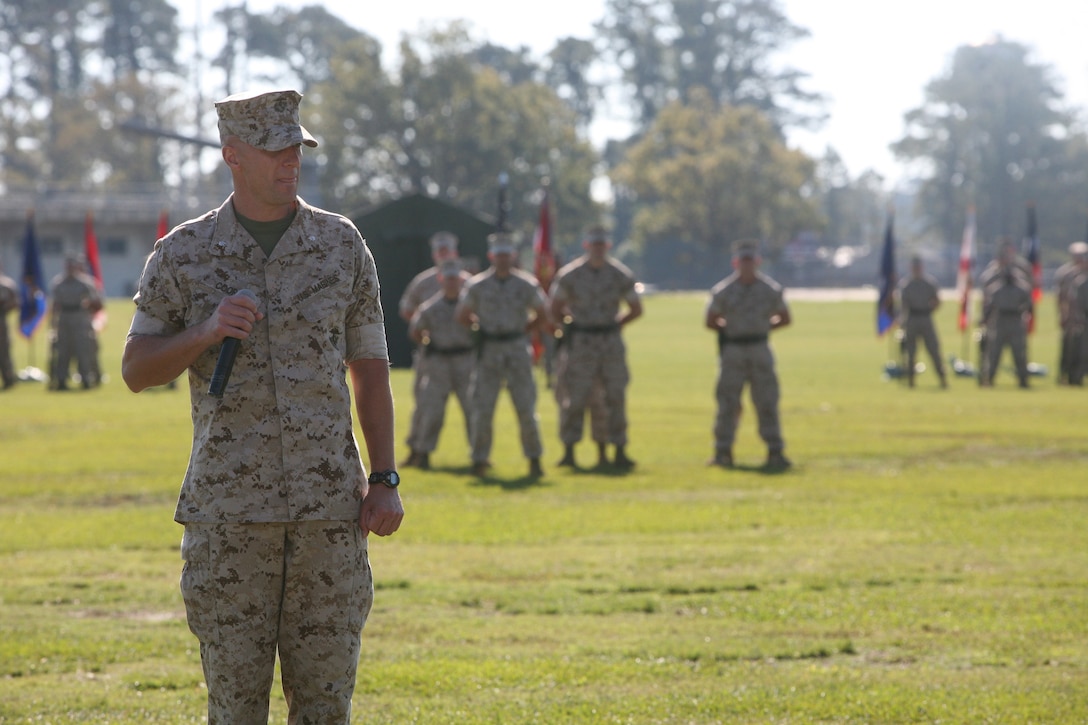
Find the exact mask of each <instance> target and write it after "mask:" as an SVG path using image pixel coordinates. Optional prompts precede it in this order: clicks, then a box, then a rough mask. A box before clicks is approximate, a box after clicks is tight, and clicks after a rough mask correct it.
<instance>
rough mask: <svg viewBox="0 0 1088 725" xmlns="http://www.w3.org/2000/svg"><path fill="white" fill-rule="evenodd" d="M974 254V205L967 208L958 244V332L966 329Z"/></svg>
mask: <svg viewBox="0 0 1088 725" xmlns="http://www.w3.org/2000/svg"><path fill="white" fill-rule="evenodd" d="M974 255H975V207H974V206H971V207H968V209H967V224H966V225H964V227H963V242H962V243H961V244H960V271H959V273H958V274H957V275H956V294H957V296H958V297H959V298H960V320H959V328H960V332H966V331H967V323H968V317H969V316H970V314H969V313H970V299H971V263H972V261H973V259H974Z"/></svg>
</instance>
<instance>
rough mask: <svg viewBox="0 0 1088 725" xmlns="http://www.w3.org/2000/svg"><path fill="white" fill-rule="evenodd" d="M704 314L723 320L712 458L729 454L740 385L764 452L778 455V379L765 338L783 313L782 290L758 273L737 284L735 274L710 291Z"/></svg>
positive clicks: (737, 278) (785, 307)
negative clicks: (747, 395) (746, 392)
mask: <svg viewBox="0 0 1088 725" xmlns="http://www.w3.org/2000/svg"><path fill="white" fill-rule="evenodd" d="M707 310H708V312H709V313H715V314H719V315H721V316H722V317H724V318H725V320H726V327H725V330H724V335H722V337H721V338H720V340H721V341H722V344H721V349H720V354H719V356H718V384H717V388H716V394H717V401H718V412H717V417H716V418H715V422H714V450H715V455H716V456H731V454H732V448H733V441H734V440H735V438H736V434H737V421H738V419H739V415H740V409H741V393H742V392H743V390H744V385H745V383H748V384H749V386H750V391H751V396H752V404H753V406H754V407H755V409H756V417H757V418H758V420H759V435H760V437H761V438H762V439H763V442H764V443H766V444H767V449H768V450H769V451H772V452H774V451H781V450H782V448H783V447H784V446H785V443H784V441H783V439H782V431H781V427H780V424H779V415H778V399H779V387H778V376H777V374H776V373H775V369H774V354H773V353H772V352H771V346H770V344H769V342H768V336H769V334H770V331H771V318H772V317H773V316H775V315H779V314H782V313H784V312H787V311H788V308H787V306H786V301H785V298H784V297H783V294H782V287H781V286H780V285H779V284H778V283H777V282H775V281H774V280H773V279H771V278H770V277H768V276H766V275H765V274H762V273H759V272H757V273H756V280H755V282H753V283H752V284H748V285H746V284H742V283H741V282H740V275H739V273H736V272H734V273H733V274H731V275H729V276H728V277H726V278H725V279H723V280H722V281H721V282H719V283H718V284H716V285H714V287H713V288H711V290H710V302H709V304H708V306H707Z"/></svg>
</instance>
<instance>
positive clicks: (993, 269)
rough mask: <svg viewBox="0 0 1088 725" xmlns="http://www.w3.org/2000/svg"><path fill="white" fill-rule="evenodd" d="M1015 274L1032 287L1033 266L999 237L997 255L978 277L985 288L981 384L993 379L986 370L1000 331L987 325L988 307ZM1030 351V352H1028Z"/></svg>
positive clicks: (979, 284) (981, 324) (1021, 282)
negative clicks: (992, 298)
mask: <svg viewBox="0 0 1088 725" xmlns="http://www.w3.org/2000/svg"><path fill="white" fill-rule="evenodd" d="M1009 273H1011V274H1012V275H1013V277H1014V279H1015V280H1016V283H1017V284H1018V285H1020V286H1023V287H1027V288H1028V289H1029V290H1030V289H1031V265H1030V264H1028V261H1027V260H1026V259H1024V258H1023V257H1021V256H1020V253H1019V251H1018V250H1017V249H1016V245H1015V244H1013V243H1012V241H1011V240H1010V239H1008V238H1007V237H1000V238H998V240H997V255H996V256H995V257H994V258H993V259H992V260H990V262H989V264H987V265H986V266H985V267H984V268H983V270H982V272H980V273H979V276H978V284H977V285H976V287H977V288H978V289H979V290H981V291H982V317H981V319H980V320H979V336H978V344H979V360H978V363H979V373H978V382H979V385H983V384H985V382H986V381H987V380H990V379H992V378H993V375H992V373H991V371H988V370H987V369H986V366H987V365H989V363H990V352H989V350H990V348H991V343H992V342H993V341H994V339H995V336H996V334H997V333H996V331H995V330H994V329H993V328H992V327H990V326H989V325H987V324H986V321H987V310H990V309H991V308H992V303H991V300H990V295H991V294H992V293H993V292H995V291H997V290H998V289H1000V288H1001V286H1002V283H1003V280H1004V279H1005V277H1006V276H1007V275H1008V274H1009ZM1025 354H1026V353H1025Z"/></svg>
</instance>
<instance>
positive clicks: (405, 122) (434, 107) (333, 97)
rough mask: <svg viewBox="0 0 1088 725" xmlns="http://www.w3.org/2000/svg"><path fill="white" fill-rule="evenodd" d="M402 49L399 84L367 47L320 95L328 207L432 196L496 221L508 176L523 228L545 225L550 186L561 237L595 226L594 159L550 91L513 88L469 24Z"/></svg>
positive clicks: (345, 61)
mask: <svg viewBox="0 0 1088 725" xmlns="http://www.w3.org/2000/svg"><path fill="white" fill-rule="evenodd" d="M400 50H401V53H400V56H401V63H400V66H399V68H398V69H397V72H396V73H395V74H393V75H390V74H386V73H384V72H382V70H381V65H380V63H381V61H380V57H378V56H376V55H374V54H373V53H371V52H370V51H369V50H368V49H367V48H365V47H362V46H360V45H358V44H355V45H349V46H348V47H345V48H342V51H343V52H342V54H341V55H339V56H337V57H336V58H335V59H334V62H333V66H332V67H333V74H332V77H331V79H330V81H329V82H328V83H325V84H321V85H320V86H319V87H318V89H317V96H318V98H319V102H318V104H317V107H318V109H319V110H318V111H317V113H318V114H319V117H320V118H319V123H318V124H315V130H320V132H321V133H322V134H323V135H324V137H325V138H326V140H327V141H328V146H329V148H330V149H335V151H332V150H330V151H327V152H326V158H325V159H324V160H323V165H324V166H323V167H324V171H325V178H326V181H325V184H326V188H325V194H326V196H327V197H329V198H335V199H337V200H338V203H339V205H340V206H342V207H343V208H348V209H350V208H353V207H354V208H364V207H367V206H370V205H373V204H376V203H379V202H382V201H386V200H388V199H391V198H396V197H397V196H400V195H403V194H405V193H410V192H422V193H425V194H428V195H431V196H435V197H440V198H443V199H445V200H447V201H451V202H454V203H457V204H459V205H461V206H464V207H466V208H469V209H473V210H475V211H476V212H478V213H483V214H488V215H493V214H494V213H495V212H496V211H497V206H496V192H497V183H496V179H497V178H498V176H499V174H500V173H502V172H506V173H508V174H509V177H510V182H509V189H510V191H509V199H510V201H511V206H512V207H513V208H512V213H511V222H512V223H513V224H514V225H515V226H517V225H521V226H522V227H523V228H524V230H525V231H528V230H529V229H531V228H532V226H533V225H534V224H535V222H536V213H535V209H534V208H533V207H534V206H535V203H536V202H537V201H538V195H539V189H540V185H541V183H542V179H544V178H548V179H550V181H551V184H552V198H553V200H554V201H555V202H556V205H557V207H558V208H559V209H561V210H562V214H561V215H557V227H558V229H559V232H560V233H568V234H576V233H577V231H578V230H579V229H580V228H581V227H583V226H585V225H586V224H588V223H590V222H592V221H595V220H596V216H597V210H596V208H595V206H594V204H593V203H592V202H591V201H590V199H589V185H590V182H591V181H592V178H593V166H594V164H595V163H596V157H595V154H594V153H593V151H592V148H591V147H590V146H589V144H588V143H587V142H586V141H584V140H582V139H580V138H579V137H578V135H577V133H576V130H575V128H576V124H575V119H574V114H573V112H572V111H571V110H570V109H569V108H568V107H567V106H566V104H564V102H563V101H562V100H561V99H559V98H558V97H557V96H556V95H555V93H554V92H553V91H552V90H551V89H549V88H547V87H546V86H543V85H541V84H540V83H537V82H535V81H531V80H523V81H521V82H518V83H511V82H509V81H508V80H507V79H506V78H504V75H503V74H500V73H499V72H497V71H496V70H495V69H494V68H493V67H491V66H488V65H483V64H481V63H480V62H479V60H478V56H477V54H476V50H478V48H477V47H476V46H474V45H473V43H472V42H471V39H470V38H469V37H468V34H467V32H466V31H465V29H464V27H463V26H462V25H459V24H454V25H451V26H449V27H447V28H444V29H439V30H435V31H433V32H431V33H429V34H428V35H426V36H425V37H421V38H416V39H413V38H406V39H405V40H403V41H402V44H401V49H400ZM489 52H490V53H491V57H494V58H503V57H504V58H507V59H509V58H511V57H516V56H517V54H516V53H515V54H514V56H508V55H504V54H501V53H498V54H497V53H494V52H493V49H492V51H489ZM394 78H395V80H394ZM334 154H335V156H336V158H333V155H334Z"/></svg>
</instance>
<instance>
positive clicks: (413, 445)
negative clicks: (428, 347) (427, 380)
mask: <svg viewBox="0 0 1088 725" xmlns="http://www.w3.org/2000/svg"><path fill="white" fill-rule="evenodd" d="M422 368H423V350H422V349H421V348H420V346H418V345H416V347H415V348H414V349H413V350H412V399H413V400H415V401H416V407H415V408H414V409H413V410H412V418H411V420H410V421H409V423H408V439H407V443H408V448H410V449H411V450H413V451H418V450H421V449H420V447H419V417H420V416H421V415H422V413H421V412H420V409H419V387H420V385H422V384H423V370H422Z"/></svg>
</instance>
